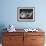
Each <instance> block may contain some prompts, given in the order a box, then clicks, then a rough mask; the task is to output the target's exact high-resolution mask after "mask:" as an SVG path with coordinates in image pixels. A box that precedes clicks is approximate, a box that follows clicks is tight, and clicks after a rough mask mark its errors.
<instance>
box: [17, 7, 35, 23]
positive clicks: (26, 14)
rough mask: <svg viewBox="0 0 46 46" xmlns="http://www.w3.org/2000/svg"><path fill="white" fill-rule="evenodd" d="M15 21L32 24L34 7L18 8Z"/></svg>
mask: <svg viewBox="0 0 46 46" xmlns="http://www.w3.org/2000/svg"><path fill="white" fill-rule="evenodd" d="M17 21H20V22H34V21H35V7H18V8H17Z"/></svg>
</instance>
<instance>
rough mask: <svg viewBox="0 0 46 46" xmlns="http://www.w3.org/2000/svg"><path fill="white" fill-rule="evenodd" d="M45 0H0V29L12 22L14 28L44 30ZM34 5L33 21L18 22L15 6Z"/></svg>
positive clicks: (45, 23) (45, 26) (45, 18)
mask: <svg viewBox="0 0 46 46" xmlns="http://www.w3.org/2000/svg"><path fill="white" fill-rule="evenodd" d="M45 4H46V0H0V31H1V29H2V28H4V27H7V26H8V25H9V24H13V25H14V26H15V27H16V28H22V29H23V28H31V27H32V28H37V27H40V28H43V29H45V30H44V31H46V5H45ZM23 6H24V7H32V6H33V7H35V22H18V21H17V7H23Z"/></svg>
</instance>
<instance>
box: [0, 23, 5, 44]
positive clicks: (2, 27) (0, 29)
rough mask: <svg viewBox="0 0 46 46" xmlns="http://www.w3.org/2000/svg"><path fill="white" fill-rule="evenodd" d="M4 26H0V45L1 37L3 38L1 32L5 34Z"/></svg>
mask: <svg viewBox="0 0 46 46" xmlns="http://www.w3.org/2000/svg"><path fill="white" fill-rule="evenodd" d="M4 28H6V27H5V25H4V24H0V43H2V36H3V34H2V33H3V32H5V31H6V30H4Z"/></svg>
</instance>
